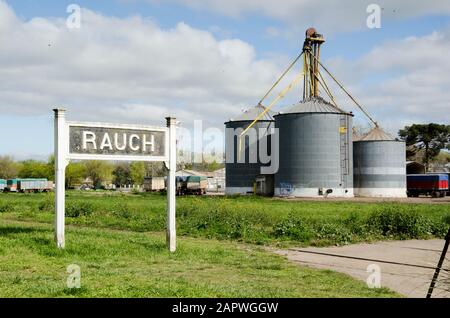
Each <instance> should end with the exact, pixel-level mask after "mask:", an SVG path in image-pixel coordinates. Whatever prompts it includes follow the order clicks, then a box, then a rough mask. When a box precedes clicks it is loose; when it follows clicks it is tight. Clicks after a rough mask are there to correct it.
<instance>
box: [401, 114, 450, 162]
mask: <svg viewBox="0 0 450 318" xmlns="http://www.w3.org/2000/svg"><path fill="white" fill-rule="evenodd" d="M399 136H400V137H401V138H402V140H404V141H405V142H406V145H407V146H412V147H411V148H410V149H416V150H424V156H425V158H424V164H425V166H426V167H427V169H428V164H429V162H430V161H431V160H433V159H434V158H435V157H436V156H438V155H439V153H440V151H441V149H445V148H447V149H450V125H440V124H435V123H430V124H426V125H421V124H414V125H411V126H406V127H405V128H404V129H401V130H400V131H399ZM412 152H413V153H412V154H410V155H413V154H414V151H412Z"/></svg>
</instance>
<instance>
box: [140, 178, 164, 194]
mask: <svg viewBox="0 0 450 318" xmlns="http://www.w3.org/2000/svg"><path fill="white" fill-rule="evenodd" d="M165 188H166V180H165V178H164V177H145V178H144V191H146V192H155V191H162V190H164V189H165Z"/></svg>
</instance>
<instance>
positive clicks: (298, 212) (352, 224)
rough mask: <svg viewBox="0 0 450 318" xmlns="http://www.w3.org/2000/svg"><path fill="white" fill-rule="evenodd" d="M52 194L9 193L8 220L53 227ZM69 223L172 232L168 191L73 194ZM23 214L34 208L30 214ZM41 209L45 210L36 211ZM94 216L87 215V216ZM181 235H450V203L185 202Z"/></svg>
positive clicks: (260, 239) (302, 241)
mask: <svg viewBox="0 0 450 318" xmlns="http://www.w3.org/2000/svg"><path fill="white" fill-rule="evenodd" d="M52 201H53V200H52V197H51V194H30V195H11V194H9V195H1V197H0V202H2V203H3V202H5V203H4V204H5V206H6V208H4V209H5V210H7V209H9V208H7V206H10V205H12V206H14V209H13V211H11V212H5V213H4V214H8V215H9V216H8V217H14V216H17V217H18V218H21V219H30V218H31V220H34V219H38V220H39V221H40V222H48V223H52V222H53V218H54V215H53V202H52ZM66 207H67V208H66V211H67V215H68V216H72V217H69V218H67V220H66V221H67V223H68V224H71V223H73V224H77V225H86V226H96V227H114V228H116V229H124V230H132V231H140V232H141V231H146V232H148V231H164V230H165V228H166V197H165V196H162V195H160V194H120V193H112V192H80V191H68V192H67V197H66ZM18 211H27V213H28V214H25V213H21V212H18ZM33 211H35V212H39V213H34V214H33V213H32V212H33ZM80 216H86V217H80ZM176 223H177V231H178V233H179V234H180V235H188V236H194V237H206V238H216V239H223V240H237V241H244V242H249V243H256V244H275V245H276V244H281V245H291V244H295V245H316V246H325V245H341V244H350V243H356V242H370V241H376V240H391V239H408V238H431V237H443V236H445V234H446V232H447V230H448V226H449V225H450V204H432V205H430V204H404V203H361V202H332V201H323V202H311V201H283V200H274V199H269V198H259V197H189V196H188V197H179V198H177V222H176Z"/></svg>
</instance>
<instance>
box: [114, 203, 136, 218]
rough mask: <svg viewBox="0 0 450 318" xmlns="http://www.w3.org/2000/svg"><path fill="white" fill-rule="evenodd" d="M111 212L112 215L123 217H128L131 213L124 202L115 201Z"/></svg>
mask: <svg viewBox="0 0 450 318" xmlns="http://www.w3.org/2000/svg"><path fill="white" fill-rule="evenodd" d="M111 213H112V214H113V215H115V216H117V217H120V218H123V219H129V218H131V217H132V215H133V213H132V212H131V209H130V207H129V205H128V204H127V203H125V202H118V203H116V204H115V206H114V209H113V210H112V211H111Z"/></svg>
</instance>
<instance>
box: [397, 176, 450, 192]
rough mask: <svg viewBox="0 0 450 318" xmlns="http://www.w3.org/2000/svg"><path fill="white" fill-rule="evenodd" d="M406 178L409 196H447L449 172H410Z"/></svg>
mask: <svg viewBox="0 0 450 318" xmlns="http://www.w3.org/2000/svg"><path fill="white" fill-rule="evenodd" d="M406 180H407V189H408V196H409V197H418V196H419V195H431V196H433V197H438V196H439V197H445V195H446V193H447V191H448V189H449V188H448V186H449V184H448V174H441V173H436V174H410V175H407V178H406Z"/></svg>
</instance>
